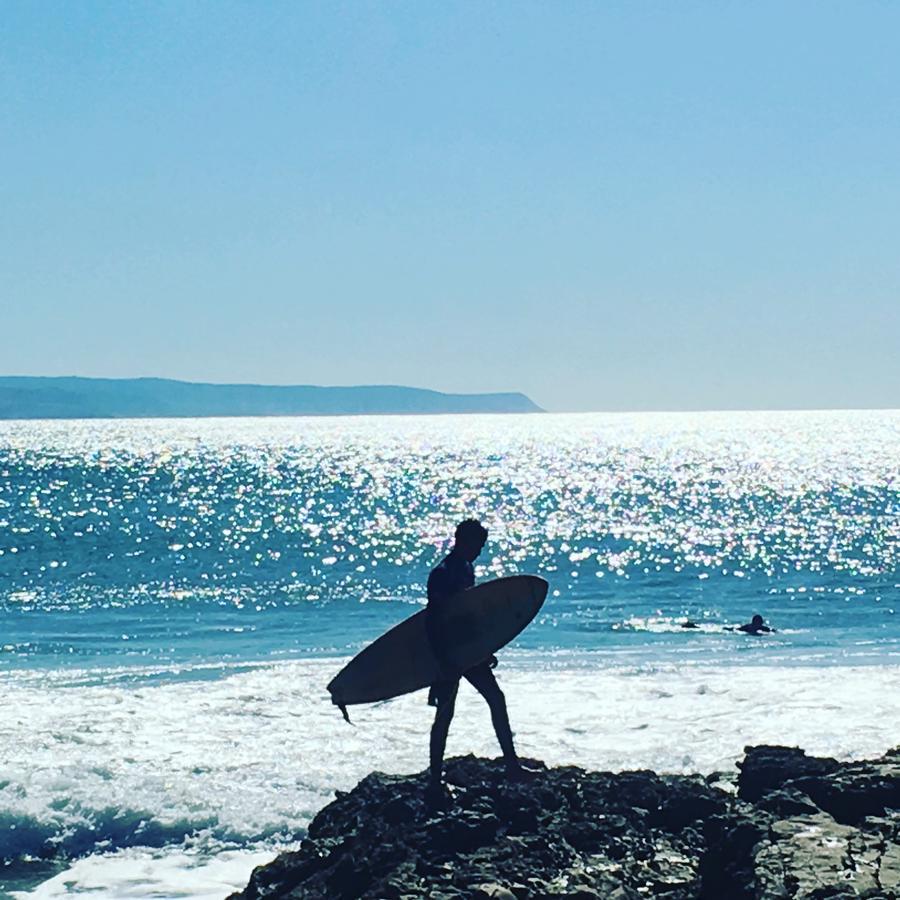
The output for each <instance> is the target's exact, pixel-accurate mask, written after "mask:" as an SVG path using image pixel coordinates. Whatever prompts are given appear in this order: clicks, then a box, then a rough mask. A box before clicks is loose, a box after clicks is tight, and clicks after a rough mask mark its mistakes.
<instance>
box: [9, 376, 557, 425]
mask: <svg viewBox="0 0 900 900" xmlns="http://www.w3.org/2000/svg"><path fill="white" fill-rule="evenodd" d="M531 412H541V409H540V407H538V406H537V405H536V404H535V403H533V402H532V401H531V400H530V399H529V398H528V397H526V396H525V395H524V394H519V393H503V394H442V393H440V392H438V391H429V390H424V389H422V388H409V387H401V386H395V385H362V386H358V387H322V386H318V385H260V384H197V383H190V382H185V381H174V380H172V379H167V378H132V379H115V378H21V377H6V378H4V377H0V419H97V418H111V419H113V418H167V417H172V418H181V417H206V416H328V415H332V416H335V415H337V416H340V415H428V414H436V413H531Z"/></svg>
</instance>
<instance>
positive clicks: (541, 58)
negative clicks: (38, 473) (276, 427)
mask: <svg viewBox="0 0 900 900" xmlns="http://www.w3.org/2000/svg"><path fill="white" fill-rule="evenodd" d="M898 26H900V7H891V6H887V5H883V4H876V3H863V4H858V5H854V6H852V7H850V6H844V5H841V4H835V3H826V4H820V3H811V2H798V3H796V4H791V5H790V6H789V7H785V6H784V5H783V4H776V3H773V2H766V3H761V4H756V5H754V6H753V7H745V6H741V5H737V4H712V3H709V4H704V3H701V4H695V5H691V6H682V7H678V8H673V7H670V6H668V5H665V4H661V3H647V4H642V5H640V6H633V5H609V6H603V7H600V6H595V5H590V4H586V3H584V4H582V3H574V4H571V5H567V6H559V5H551V4H538V3H525V4H512V3H498V4H494V5H491V6H490V7H489V8H488V7H483V6H480V5H476V4H468V3H457V4H448V5H442V6H432V5H429V6H422V5H417V4H412V3H397V4H391V5H390V6H387V5H385V6H381V5H361V4H339V5H331V4H327V5H326V4H307V5H303V6H297V7H285V6H281V5H276V4H263V5H258V6H254V7H252V8H251V7H248V6H246V5H244V4H241V3H236V2H221V3H215V4H212V3H197V4H192V5H190V6H183V5H179V4H175V3H162V4H150V3H134V4H129V5H128V6H127V7H123V6H110V5H106V4H99V3H92V2H85V3H83V4H79V5H77V6H58V7H56V8H54V9H53V11H52V15H47V10H46V8H41V7H38V6H34V5H32V4H28V3H23V2H10V3H8V4H5V5H4V9H3V29H2V33H0V85H2V92H0V112H2V115H3V117H4V119H5V120H6V121H7V122H8V123H12V125H13V127H11V128H10V129H8V131H9V135H10V136H9V137H8V139H7V141H5V142H4V143H3V145H2V146H0V163H2V167H0V171H2V173H3V174H2V181H0V191H2V193H0V197H2V200H3V204H4V211H5V213H6V214H5V216H3V217H2V219H0V235H2V241H0V297H2V303H3V321H4V328H3V329H2V330H0V355H2V358H3V368H4V370H5V371H7V372H9V373H11V374H12V373H21V374H23V375H32V376H42V375H43V376H54V375H72V374H75V375H79V376H83V377H107V378H130V377H161V378H173V379H178V380H185V381H205V382H216V383H252V384H272V385H277V384H298V385H299V384H315V385H367V384H383V385H387V384H395V385H405V386H410V387H422V388H426V389H431V390H438V391H442V392H447V393H495V392H505V391H519V392H522V393H524V394H526V395H527V396H528V397H530V398H531V399H532V400H533V401H534V402H535V403H537V404H538V405H539V406H541V407H543V408H545V409H547V410H550V411H589V410H606V411H616V410H632V409H633V410H651V409H652V410H658V411H666V410H688V411H690V410H697V409H710V410H713V409H732V410H733V409H824V408H837V409H842V408H896V407H897V406H900V366H898V365H897V362H896V360H897V357H898V351H900V255H898V254H897V252H896V237H895V236H896V234H898V233H900V166H898V163H897V160H898V159H900V95H898V92H897V90H896V84H897V83H900V58H898V56H897V54H896V50H895V47H894V40H893V38H894V35H896V34H897V33H898Z"/></svg>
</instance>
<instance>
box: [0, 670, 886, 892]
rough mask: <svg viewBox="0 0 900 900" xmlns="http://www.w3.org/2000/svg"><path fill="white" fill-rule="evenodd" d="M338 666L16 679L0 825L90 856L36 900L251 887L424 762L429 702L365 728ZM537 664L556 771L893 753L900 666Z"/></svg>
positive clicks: (23, 838) (538, 706)
mask: <svg viewBox="0 0 900 900" xmlns="http://www.w3.org/2000/svg"><path fill="white" fill-rule="evenodd" d="M341 664H342V660H334V659H319V660H304V661H297V662H290V663H280V664H275V665H264V666H258V667H241V668H236V669H235V670H234V673H233V674H225V675H224V676H222V677H217V678H212V679H210V678H209V676H210V675H211V674H216V673H214V672H211V671H209V670H196V671H188V672H186V671H182V672H180V673H175V672H172V671H160V670H147V671H145V672H143V673H142V675H141V677H138V678H135V673H134V671H133V670H130V671H129V672H127V673H126V672H124V671H105V672H97V671H94V672H88V671H85V672H80V673H79V672H75V673H73V672H69V673H63V672H60V671H58V670H57V671H56V672H44V673H37V672H30V673H24V672H23V673H9V674H6V675H4V676H2V680H0V688H2V690H3V692H4V694H3V695H4V704H3V706H2V708H0V747H2V750H0V785H2V786H3V787H2V788H0V817H5V818H7V821H8V822H10V823H12V824H15V825H16V826H17V827H16V828H5V829H3V830H2V833H3V837H2V838H0V842H2V843H3V846H2V847H0V855H5V856H19V857H23V856H25V855H28V854H35V855H37V854H39V853H41V852H42V849H43V851H44V852H46V850H47V849H48V848H49V847H55V848H57V849H59V850H62V851H63V852H66V853H68V854H70V855H72V856H79V855H85V854H87V857H86V858H82V859H80V860H79V861H78V862H76V863H75V864H74V865H73V866H72V867H71V868H70V869H68V870H67V871H66V872H64V873H62V874H61V875H58V876H57V877H56V878H54V879H53V880H52V881H50V882H47V883H45V884H44V885H42V886H41V888H40V889H39V891H38V892H37V894H36V896H41V897H54V896H61V895H63V894H65V893H67V892H69V893H71V892H78V891H84V892H87V891H90V893H91V895H92V896H93V897H102V898H114V897H128V896H147V895H150V894H152V895H153V896H171V897H186V896H190V897H205V896H222V895H223V894H225V893H227V891H228V890H230V889H233V888H236V887H239V886H241V885H242V884H244V883H245V882H246V879H247V877H248V876H249V873H250V870H251V869H252V867H253V866H254V865H256V864H258V863H259V862H260V861H262V860H263V859H264V858H266V856H267V853H268V855H271V854H272V853H274V848H275V847H277V846H282V845H284V844H285V843H286V842H289V841H290V840H292V839H296V838H297V836H298V835H299V834H300V833H301V832H302V829H303V828H304V826H305V825H306V823H307V822H308V820H309V818H310V817H311V816H312V815H313V814H314V812H315V811H316V810H317V809H318V808H320V807H321V806H322V805H323V804H324V803H326V802H328V800H329V799H330V798H331V796H332V793H333V791H334V790H335V789H338V788H339V789H348V788H350V787H352V785H353V784H355V783H356V781H358V780H359V779H360V778H361V777H363V776H364V775H366V774H367V773H368V772H370V771H372V770H373V769H375V770H381V771H385V772H416V771H420V770H422V769H424V768H425V766H426V765H427V744H428V729H429V726H430V711H429V709H428V708H427V706H426V705H425V703H424V696H423V695H422V694H416V695H412V696H408V697H403V698H399V699H397V700H395V701H392V702H390V703H385V704H381V705H375V706H369V707H360V708H354V709H352V710H351V713H352V714H353V718H354V721H355V724H356V727H350V726H348V725H346V724H345V723H344V722H343V721H342V720H341V718H340V714H339V713H338V712H337V710H336V709H335V708H334V707H332V706H331V705H330V703H329V701H328V697H327V694H326V693H325V692H324V690H323V685H324V684H325V683H326V682H327V681H328V679H329V677H330V676H331V675H332V674H333V673H334V672H335V671H336V670H337V669H338V668H339V667H340V665H341ZM540 665H541V667H540V668H539V669H538V668H536V661H535V660H534V659H531V660H529V659H527V658H526V657H519V658H514V659H513V660H511V661H510V660H507V661H506V662H505V664H504V665H503V666H501V668H500V669H498V675H499V676H500V679H501V683H502V685H503V687H504V689H505V691H506V693H507V697H508V701H509V706H510V711H511V717H512V720H513V725H514V727H515V729H516V733H517V741H518V745H519V749H520V751H521V753H522V754H523V755H526V756H533V757H538V758H541V759H543V760H545V761H546V762H547V763H548V764H562V763H575V764H578V765H582V766H585V767H589V768H592V769H626V768H637V767H640V768H644V767H648V768H653V769H657V770H660V771H668V772H691V771H701V772H708V771H712V770H716V769H723V768H729V767H732V766H733V765H734V762H735V760H736V759H737V758H739V757H740V755H741V753H742V750H743V747H744V746H745V745H747V744H753V743H761V742H777V743H787V744H798V745H800V746H802V747H804V748H805V749H807V750H808V751H810V752H813V753H825V754H830V755H835V756H838V757H842V758H848V757H860V756H866V755H873V754H877V753H881V752H883V751H884V750H886V749H887V748H888V747H890V746H891V745H892V744H895V743H896V741H897V736H896V730H895V723H896V722H897V720H898V717H900V690H898V688H900V667H897V666H876V665H872V666H855V667H849V666H848V667H839V666H835V667H803V666H794V667H790V666H785V667H778V668H776V667H770V666H723V667H709V666H703V665H700V664H695V665H681V666H678V667H673V666H658V667H651V666H644V667H637V668H621V667H615V668H614V667H603V666H602V665H597V664H596V662H595V661H593V660H591V659H590V658H589V657H581V658H580V659H579V660H575V659H573V658H572V657H570V656H568V655H565V654H563V655H558V656H548V657H545V658H544V659H543V661H542V662H541V664H540ZM225 671H227V670H225ZM201 675H202V676H204V678H202V679H200V678H199V677H198V676H201ZM467 752H474V753H477V754H484V755H496V753H497V748H496V744H495V740H494V737H493V734H492V731H491V726H490V720H489V717H488V714H487V710H486V708H485V706H484V704H483V703H482V702H481V700H480V699H479V698H478V697H477V695H476V694H475V693H474V692H473V691H472V690H471V689H469V688H468V687H464V689H463V690H462V692H461V696H460V702H459V705H458V713H457V717H456V719H455V720H454V724H453V729H452V731H451V735H450V741H449V746H448V754H460V753H467ZM265 847H269V848H270V849H269V850H268V851H266V850H265ZM23 896H24V895H23Z"/></svg>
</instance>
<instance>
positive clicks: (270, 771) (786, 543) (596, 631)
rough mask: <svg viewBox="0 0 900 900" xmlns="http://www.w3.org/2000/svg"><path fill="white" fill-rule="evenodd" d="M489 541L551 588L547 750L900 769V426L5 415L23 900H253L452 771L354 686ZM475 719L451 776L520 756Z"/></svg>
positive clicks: (514, 695) (522, 726) (0, 426)
mask: <svg viewBox="0 0 900 900" xmlns="http://www.w3.org/2000/svg"><path fill="white" fill-rule="evenodd" d="M473 515H474V516H478V517H480V518H481V519H482V520H483V521H484V523H485V524H486V525H487V526H488V528H489V530H490V539H489V542H488V544H487V546H486V548H485V552H484V554H483V555H482V557H481V559H480V560H479V567H478V569H477V577H478V578H479V579H485V578H491V577H496V576H501V575H507V574H513V573H516V572H533V573H537V574H540V575H542V576H544V577H545V578H547V579H548V581H549V582H550V586H551V592H550V595H549V596H548V599H547V602H546V603H545V606H544V609H543V610H542V613H541V615H540V616H539V618H538V619H537V620H536V621H535V622H534V623H533V624H532V625H531V626H530V627H529V628H528V629H527V630H526V631H525V632H524V633H523V635H522V636H521V637H520V639H519V640H518V641H517V642H516V644H515V646H514V647H512V648H508V649H505V650H504V651H502V652H501V653H500V662H501V664H500V666H499V668H498V669H497V673H498V677H499V678H500V680H501V683H502V684H503V687H504V691H505V692H506V694H507V698H508V701H509V704H510V712H511V717H512V721H513V727H514V729H516V740H517V742H518V745H519V747H520V749H521V750H522V752H523V753H525V754H526V755H533V756H539V757H541V758H543V759H545V760H546V761H547V762H548V763H550V764H556V763H576V764H579V765H584V766H587V767H590V768H598V769H599V768H611V769H621V768H634V767H652V768H655V769H658V770H662V771H702V772H708V771H712V770H714V769H721V768H725V767H728V766H732V765H733V764H734V760H735V759H737V758H738V757H739V756H740V754H741V752H742V749H743V747H744V746H745V745H747V744H750V743H759V742H782V743H789V744H799V745H802V746H804V747H806V748H807V749H808V750H810V751H811V752H820V753H829V754H833V755H837V756H841V757H856V756H859V755H864V754H868V753H874V752H883V751H884V750H885V749H887V748H888V747H889V746H891V745H893V744H896V721H897V718H898V716H900V665H898V662H900V630H898V615H900V573H898V560H900V549H898V548H900V412H896V411H887V412H883V411H870V412H799V413H706V414H641V415H600V414H596V415H535V416H471V417H456V416H440V417H434V418H387V417H384V418H378V417H371V418H339V419H238V420H224V419H223V420H208V419H207V420H160V421H149V420H141V421H95V422H91V421H75V422H52V421H48V422H3V423H0V691H2V697H3V703H0V896H3V894H4V891H13V890H16V891H25V890H26V889H27V888H29V887H30V886H33V885H34V884H35V883H37V882H39V881H42V880H44V879H49V878H50V876H51V875H53V874H54V872H56V871H58V870H62V871H61V872H60V874H59V875H58V876H57V877H55V878H53V879H51V880H49V881H45V883H44V884H42V885H41V887H40V888H38V891H39V893H38V894H37V896H39V897H57V896H70V895H71V894H72V893H78V892H84V893H90V894H91V896H92V897H94V898H104V900H113V898H115V900H119V898H121V897H122V896H126V895H127V896H147V895H154V896H188V897H194V898H201V897H210V898H212V897H222V896H224V895H226V894H227V893H228V892H229V891H230V890H233V889H234V888H236V887H239V886H242V885H243V884H244V883H245V882H246V879H247V877H248V876H249V873H250V870H251V869H252V867H253V866H254V865H256V864H258V863H259V862H262V861H264V860H265V859H267V858H270V857H271V856H272V855H273V854H274V853H275V852H276V851H277V850H278V849H279V848H281V847H284V846H290V845H291V842H292V841H295V840H296V839H297V838H298V837H299V836H300V835H302V833H303V829H304V827H305V825H306V823H307V822H308V821H309V818H310V816H311V815H312V814H313V813H314V812H315V811H316V810H317V809H318V808H320V807H321V806H322V805H323V804H324V803H326V802H328V800H329V799H330V797H332V796H333V791H334V790H335V789H347V788H349V787H351V786H352V785H353V784H354V783H355V782H356V781H357V780H358V779H359V778H361V777H363V776H364V775H365V774H367V773H368V772H369V771H371V770H372V769H379V770H382V771H395V772H411V771H418V770H421V769H423V768H424V767H425V766H426V765H427V739H428V728H429V725H430V711H429V709H428V707H427V706H426V705H425V703H424V698H423V697H422V696H420V695H418V694H416V695H411V696H408V697H404V698H400V699H398V700H396V701H393V702H391V703H387V704H381V705H375V706H371V707H363V708H355V709H354V710H353V713H354V716H353V718H354V721H355V723H356V725H357V727H356V728H349V727H348V726H346V725H345V724H344V723H343V721H342V720H341V717H340V714H339V713H337V712H336V710H334V708H333V707H332V706H331V705H330V703H329V701H328V697H327V694H326V693H325V691H324V686H325V684H326V683H327V682H328V680H329V679H330V677H331V676H332V675H333V674H334V673H335V672H336V671H337V670H338V669H339V668H340V667H341V666H342V665H343V664H344V662H345V661H346V659H347V658H348V657H349V656H350V655H351V654H352V653H353V652H355V651H356V650H357V649H359V648H360V647H361V646H363V645H364V644H365V643H367V642H368V641H370V640H372V639H373V638H375V637H376V636H378V635H379V634H380V633H381V632H382V631H384V630H385V629H386V628H387V627H389V626H390V625H392V624H393V623H395V622H397V621H399V620H401V619H402V618H404V617H406V616H408V615H409V614H411V613H412V612H414V611H415V610H416V609H418V608H419V605H420V604H421V603H423V601H424V585H425V581H426V578H427V576H428V572H429V569H430V568H431V566H433V565H434V564H435V563H436V562H437V561H438V560H439V559H440V558H441V556H442V554H443V553H444V552H446V550H447V549H448V537H449V535H450V534H451V533H452V530H453V527H454V525H455V524H456V522H457V521H458V520H459V519H461V518H464V517H467V516H473ZM756 612H759V613H761V614H763V615H764V616H765V617H766V618H767V619H768V620H769V621H770V622H771V624H773V625H774V626H775V627H776V628H777V629H778V631H777V633H776V634H773V635H769V636H765V637H758V638H755V637H749V636H746V635H742V634H739V633H735V632H729V631H726V630H724V629H725V628H726V626H728V625H734V624H736V623H740V622H743V621H746V620H747V619H748V618H749V617H750V616H751V615H752V614H753V613H756ZM686 617H690V618H691V619H693V620H694V621H695V622H697V623H698V624H699V625H700V626H701V627H700V628H699V629H697V630H685V629H682V628H681V627H680V624H681V622H682V621H683V620H684V619H685V618H686ZM471 693H472V692H471V691H469V690H468V688H467V686H464V688H463V690H462V691H461V695H460V704H459V712H458V715H457V717H456V719H455V720H454V723H453V729H452V730H451V735H450V745H449V752H450V753H451V754H452V753H466V752H476V753H482V754H493V753H496V747H495V745H494V739H493V734H492V731H491V728H490V723H489V720H488V718H487V712H486V709H484V708H483V707H484V704H483V703H481V702H480V701H479V700H478V698H477V697H474V696H470V694H471ZM17 896H25V894H24V893H22V894H18V895H17Z"/></svg>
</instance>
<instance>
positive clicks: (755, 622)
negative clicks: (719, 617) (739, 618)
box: [737, 613, 775, 634]
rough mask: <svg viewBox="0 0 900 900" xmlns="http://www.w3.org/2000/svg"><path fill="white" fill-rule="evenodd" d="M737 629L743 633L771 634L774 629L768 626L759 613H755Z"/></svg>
mask: <svg viewBox="0 0 900 900" xmlns="http://www.w3.org/2000/svg"><path fill="white" fill-rule="evenodd" d="M737 630H738V631H743V632H744V634H771V633H772V632H773V631H775V629H774V628H769V626H768V625H766V624H765V621H764V620H763V617H762V616H761V615H760V614H759V613H757V614H756V615H755V616H754V617H753V618H752V619H751V620H750V621H749V622H745V623H744V624H743V625H739V626H738V629H737Z"/></svg>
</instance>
